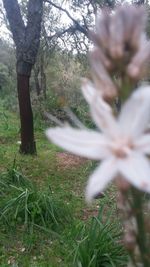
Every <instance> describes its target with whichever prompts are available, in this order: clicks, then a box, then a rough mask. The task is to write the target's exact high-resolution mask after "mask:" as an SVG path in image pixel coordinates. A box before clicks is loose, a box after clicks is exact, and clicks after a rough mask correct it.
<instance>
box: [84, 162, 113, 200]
mask: <svg viewBox="0 0 150 267" xmlns="http://www.w3.org/2000/svg"><path fill="white" fill-rule="evenodd" d="M116 174H117V164H116V159H115V158H110V159H109V160H104V161H102V163H101V164H100V166H99V167H98V168H97V169H96V170H95V171H94V173H93V174H92V175H91V176H90V178H89V181H88V184H87V188H86V200H87V202H90V201H91V200H92V199H93V198H94V197H95V196H96V195H97V194H98V193H101V192H102V191H103V190H104V189H105V187H106V186H107V184H108V183H109V182H110V181H111V180H112V179H113V178H114V177H115V176H116Z"/></svg>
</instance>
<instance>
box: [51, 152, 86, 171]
mask: <svg viewBox="0 0 150 267" xmlns="http://www.w3.org/2000/svg"><path fill="white" fill-rule="evenodd" d="M56 160H57V163H58V168H60V169H70V168H72V167H77V166H80V165H82V164H84V163H85V162H87V161H88V160H87V159H85V158H81V157H78V156H74V155H72V154H70V153H68V152H58V153H57V155H56Z"/></svg>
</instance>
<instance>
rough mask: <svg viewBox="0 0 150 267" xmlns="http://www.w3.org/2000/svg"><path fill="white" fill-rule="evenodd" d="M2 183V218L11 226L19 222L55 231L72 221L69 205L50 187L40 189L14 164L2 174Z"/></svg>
mask: <svg viewBox="0 0 150 267" xmlns="http://www.w3.org/2000/svg"><path fill="white" fill-rule="evenodd" d="M6 178H7V179H6ZM0 184H1V186H2V189H1V194H3V200H2V201H1V205H0V220H1V221H2V222H5V223H6V224H7V225H8V226H15V225H16V224H17V223H18V224H23V225H24V226H26V227H27V228H30V229H31V228H32V229H33V228H34V227H36V228H40V229H42V230H46V231H48V229H49V230H54V231H55V230H59V229H62V226H64V225H65V223H66V222H67V221H70V219H71V216H70V215H71V214H70V212H69V210H68V208H67V207H65V206H64V205H63V204H62V203H61V202H60V201H59V200H56V199H55V197H53V196H52V192H51V189H50V188H49V190H46V191H44V192H43V191H40V190H38V189H37V187H36V185H34V184H33V183H32V182H31V181H30V180H28V179H27V178H26V177H24V176H23V175H22V174H21V173H20V172H19V171H17V170H16V169H15V168H14V167H13V168H11V169H10V170H8V171H7V173H4V174H3V175H2V178H1V180H0Z"/></svg>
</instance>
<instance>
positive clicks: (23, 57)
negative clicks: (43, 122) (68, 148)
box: [3, 0, 43, 154]
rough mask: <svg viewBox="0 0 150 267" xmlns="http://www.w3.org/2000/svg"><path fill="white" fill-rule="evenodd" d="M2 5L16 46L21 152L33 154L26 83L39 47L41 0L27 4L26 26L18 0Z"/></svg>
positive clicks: (33, 143)
mask: <svg viewBox="0 0 150 267" xmlns="http://www.w3.org/2000/svg"><path fill="white" fill-rule="evenodd" d="M3 4H4V8H5V10H6V14H7V18H8V21H9V25H10V30H11V32H12V35H13V40H14V42H15V46H16V60H17V63H16V71H17V91H18V100H19V109H20V121H21V146H20V152H21V153H24V154H34V153H36V146H35V141H34V129H33V114H32V107H31V101H30V89H29V80H30V76H31V70H32V67H33V65H34V63H35V60H36V56H37V52H38V48H39V44H40V32H41V21H42V14H43V0H29V1H28V5H27V19H26V20H27V21H26V24H25V22H24V21H23V18H22V15H21V11H20V6H19V4H18V1H17V0H11V1H10V0H3Z"/></svg>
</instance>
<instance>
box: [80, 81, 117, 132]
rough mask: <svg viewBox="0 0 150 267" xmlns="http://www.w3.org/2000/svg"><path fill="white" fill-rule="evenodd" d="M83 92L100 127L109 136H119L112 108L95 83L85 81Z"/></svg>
mask: <svg viewBox="0 0 150 267" xmlns="http://www.w3.org/2000/svg"><path fill="white" fill-rule="evenodd" d="M82 92H83V95H84V97H85V99H86V100H87V102H88V103H89V105H90V109H91V114H92V117H93V119H94V121H95V123H96V125H97V126H98V127H99V129H100V130H101V131H102V132H104V133H106V134H107V136H111V137H117V136H118V131H119V128H118V125H117V122H116V119H115V117H114V116H113V113H112V108H111V106H110V105H108V104H107V102H105V101H104V100H103V98H102V96H101V94H100V92H99V91H98V89H96V88H95V87H94V85H93V84H92V83H91V82H89V81H88V80H84V81H83V86H82Z"/></svg>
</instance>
